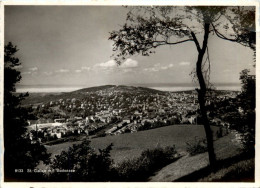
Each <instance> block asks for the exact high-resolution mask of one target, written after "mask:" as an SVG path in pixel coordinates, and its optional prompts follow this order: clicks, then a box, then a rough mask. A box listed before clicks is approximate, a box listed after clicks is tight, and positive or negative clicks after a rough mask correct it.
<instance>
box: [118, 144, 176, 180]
mask: <svg viewBox="0 0 260 188" xmlns="http://www.w3.org/2000/svg"><path fill="white" fill-rule="evenodd" d="M177 157H178V156H177V152H176V150H175V146H173V147H166V148H155V149H148V150H145V151H143V152H142V153H141V156H140V157H138V158H134V159H128V160H126V161H123V162H122V163H120V164H118V165H117V167H116V170H117V173H118V178H119V181H146V180H147V178H148V177H150V176H151V175H152V174H153V173H154V172H155V171H156V170H158V169H160V168H162V167H164V166H165V165H167V164H169V163H171V162H173V161H174V160H176V159H177Z"/></svg>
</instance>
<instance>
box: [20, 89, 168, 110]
mask: <svg viewBox="0 0 260 188" xmlns="http://www.w3.org/2000/svg"><path fill="white" fill-rule="evenodd" d="M97 93H102V94H103V95H108V94H109V93H128V94H131V93H135V94H161V95H162V94H165V93H166V92H164V91H159V90H155V89H150V88H145V87H134V86H124V85H119V86H116V85H104V86H97V87H89V88H84V89H80V90H76V91H72V92H66V93H29V97H27V98H25V100H23V102H22V104H23V105H33V104H39V103H46V102H50V101H55V100H59V99H72V98H76V99H79V100H80V99H83V98H84V97H85V96H86V95H90V94H97Z"/></svg>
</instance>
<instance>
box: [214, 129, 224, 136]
mask: <svg viewBox="0 0 260 188" xmlns="http://www.w3.org/2000/svg"><path fill="white" fill-rule="evenodd" d="M223 136H224V133H223V128H222V127H219V128H218V130H217V132H216V137H217V138H221V137H223Z"/></svg>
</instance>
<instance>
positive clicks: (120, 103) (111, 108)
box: [28, 91, 234, 141]
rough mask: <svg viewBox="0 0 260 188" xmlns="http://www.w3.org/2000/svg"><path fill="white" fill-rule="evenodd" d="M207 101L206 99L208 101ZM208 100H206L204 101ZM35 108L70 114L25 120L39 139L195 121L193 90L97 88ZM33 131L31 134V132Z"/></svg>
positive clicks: (132, 130) (217, 97)
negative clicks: (159, 92) (81, 96)
mask: <svg viewBox="0 0 260 188" xmlns="http://www.w3.org/2000/svg"><path fill="white" fill-rule="evenodd" d="M233 95H234V94H233V93H232V92H230V93H226V94H224V95H218V96H213V97H215V98H216V99H218V100H222V99H225V98H226V97H233ZM209 101H210V100H209ZM208 103H209V102H208ZM37 108H51V109H54V108H56V109H57V108H58V109H59V111H63V113H65V114H70V115H71V117H69V118H64V117H62V115H61V116H60V118H56V119H39V120H37V121H36V120H31V121H29V122H28V124H29V126H28V131H29V132H30V134H29V137H30V138H31V139H32V140H33V139H34V137H35V135H36V136H37V138H39V137H41V139H42V140H44V141H46V140H48V139H59V138H63V137H66V136H70V135H76V134H87V135H89V134H93V133H95V132H96V131H98V130H102V129H103V130H105V133H106V134H107V135H115V134H122V133H125V132H136V131H138V130H139V127H140V126H144V124H145V123H146V122H148V123H150V124H151V127H152V126H153V125H154V124H156V123H158V122H160V123H164V124H165V125H166V124H177V123H181V124H197V118H198V115H197V114H193V115H188V114H189V112H194V111H196V110H197V109H198V101H197V93H196V91H190V92H189V93H186V92H177V93H173V92H165V93H164V94H158V93H151V94H148V93H143V94H140V93H138V94H136V95H135V94H131V95H130V94H129V93H118V92H114V93H113V92H110V93H109V95H108V94H106V93H103V92H101V91H99V92H96V93H91V94H90V95H87V96H86V97H85V98H84V99H82V100H79V99H76V98H72V99H59V100H57V101H50V102H49V103H47V104H42V105H41V106H38V107H37ZM68 108H70V109H71V110H73V109H75V110H76V111H79V112H80V111H84V112H86V111H91V112H92V113H90V114H87V115H86V116H85V117H84V116H77V114H75V113H69V112H67V111H66V110H67V109H68ZM32 132H33V133H32Z"/></svg>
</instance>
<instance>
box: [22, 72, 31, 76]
mask: <svg viewBox="0 0 260 188" xmlns="http://www.w3.org/2000/svg"><path fill="white" fill-rule="evenodd" d="M30 74H32V72H31V71H28V72H21V75H30Z"/></svg>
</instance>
